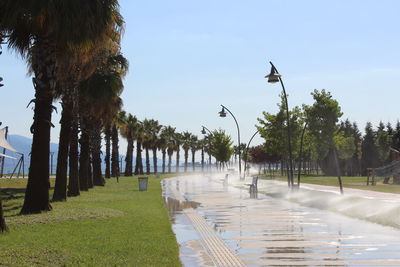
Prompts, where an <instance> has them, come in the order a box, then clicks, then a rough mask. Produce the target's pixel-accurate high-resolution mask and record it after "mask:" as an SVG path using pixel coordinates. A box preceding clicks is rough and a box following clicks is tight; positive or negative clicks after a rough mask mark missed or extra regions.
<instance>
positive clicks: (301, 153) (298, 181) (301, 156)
mask: <svg viewBox="0 0 400 267" xmlns="http://www.w3.org/2000/svg"><path fill="white" fill-rule="evenodd" d="M306 129H307V121H306V122H305V123H304V127H303V131H302V132H301V141H300V154H299V158H300V159H299V167H298V174H297V187H299V188H300V176H301V163H302V162H304V160H303V158H304V156H303V144H304V133H305V132H306Z"/></svg>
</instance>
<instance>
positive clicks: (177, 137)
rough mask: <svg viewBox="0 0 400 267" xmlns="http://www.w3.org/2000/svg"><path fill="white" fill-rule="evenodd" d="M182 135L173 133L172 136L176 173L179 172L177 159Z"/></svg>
mask: <svg viewBox="0 0 400 267" xmlns="http://www.w3.org/2000/svg"><path fill="white" fill-rule="evenodd" d="M182 139H183V137H182V134H181V133H175V135H174V147H175V151H176V163H175V166H176V172H177V173H178V172H179V159H180V153H179V152H180V150H181V144H182Z"/></svg>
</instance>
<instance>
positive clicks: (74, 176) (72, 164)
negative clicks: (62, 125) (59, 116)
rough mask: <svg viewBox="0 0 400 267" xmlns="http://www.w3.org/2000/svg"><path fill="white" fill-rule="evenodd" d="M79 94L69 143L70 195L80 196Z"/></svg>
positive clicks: (74, 109) (75, 103)
mask: <svg viewBox="0 0 400 267" xmlns="http://www.w3.org/2000/svg"><path fill="white" fill-rule="evenodd" d="M77 101H78V100H77V96H76V97H75V100H74V101H73V102H74V104H73V108H72V130H71V140H70V144H69V184H68V195H69V196H78V195H79V142H78V133H79V128H78V127H79V125H78V124H79V118H78V112H79V111H78V102H77Z"/></svg>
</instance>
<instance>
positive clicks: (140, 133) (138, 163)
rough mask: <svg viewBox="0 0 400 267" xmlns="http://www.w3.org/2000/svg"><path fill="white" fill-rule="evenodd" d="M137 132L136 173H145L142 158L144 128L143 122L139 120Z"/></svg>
mask: <svg viewBox="0 0 400 267" xmlns="http://www.w3.org/2000/svg"><path fill="white" fill-rule="evenodd" d="M137 126H138V128H137V133H136V164H135V172H134V174H135V175H138V174H143V173H144V172H143V160H142V147H143V146H142V144H143V139H144V128H143V123H142V122H139V123H138V125H137Z"/></svg>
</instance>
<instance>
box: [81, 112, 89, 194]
mask: <svg viewBox="0 0 400 267" xmlns="http://www.w3.org/2000/svg"><path fill="white" fill-rule="evenodd" d="M81 114H82V116H81V137H80V139H79V143H80V145H81V154H80V157H79V187H80V190H82V191H88V190H89V186H88V185H89V153H90V152H89V151H90V148H89V134H88V123H87V121H88V119H87V116H85V115H84V114H83V113H81Z"/></svg>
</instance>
